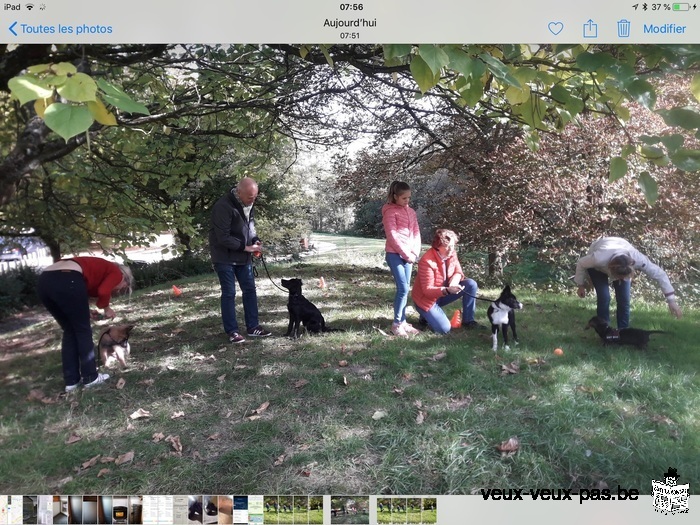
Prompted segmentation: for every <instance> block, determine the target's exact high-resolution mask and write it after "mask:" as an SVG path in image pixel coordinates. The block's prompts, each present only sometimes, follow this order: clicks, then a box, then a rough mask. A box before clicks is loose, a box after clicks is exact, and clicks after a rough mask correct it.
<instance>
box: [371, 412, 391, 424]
mask: <svg viewBox="0 0 700 525" xmlns="http://www.w3.org/2000/svg"><path fill="white" fill-rule="evenodd" d="M387 415H388V413H387V412H386V411H385V410H376V411H375V412H374V414H372V419H374V420H375V421H377V420H379V419H381V418H383V417H385V416H387Z"/></svg>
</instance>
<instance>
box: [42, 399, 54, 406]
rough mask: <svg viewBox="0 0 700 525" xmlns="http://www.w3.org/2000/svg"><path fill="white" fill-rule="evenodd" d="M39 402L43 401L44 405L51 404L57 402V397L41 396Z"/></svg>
mask: <svg viewBox="0 0 700 525" xmlns="http://www.w3.org/2000/svg"><path fill="white" fill-rule="evenodd" d="M41 402H42V403H44V404H45V405H53V404H54V403H56V402H57V399H56V398H54V397H43V398H41Z"/></svg>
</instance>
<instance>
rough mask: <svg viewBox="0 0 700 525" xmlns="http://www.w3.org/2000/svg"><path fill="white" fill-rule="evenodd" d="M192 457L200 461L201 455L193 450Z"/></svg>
mask: <svg viewBox="0 0 700 525" xmlns="http://www.w3.org/2000/svg"><path fill="white" fill-rule="evenodd" d="M192 456H193V457H195V458H197V459H202V455H201V454H200V453H199V451H198V450H195V451H194V452H192Z"/></svg>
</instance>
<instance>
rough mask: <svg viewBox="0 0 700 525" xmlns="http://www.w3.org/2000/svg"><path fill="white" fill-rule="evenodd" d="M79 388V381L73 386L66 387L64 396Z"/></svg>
mask: <svg viewBox="0 0 700 525" xmlns="http://www.w3.org/2000/svg"><path fill="white" fill-rule="evenodd" d="M79 388H80V381H78V382H77V383H76V384H74V385H66V394H70V393H71V392H75V391H76V390H78V389H79Z"/></svg>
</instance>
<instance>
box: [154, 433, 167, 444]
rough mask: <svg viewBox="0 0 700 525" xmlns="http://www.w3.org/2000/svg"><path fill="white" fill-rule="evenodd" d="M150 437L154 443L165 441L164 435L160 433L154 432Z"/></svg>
mask: <svg viewBox="0 0 700 525" xmlns="http://www.w3.org/2000/svg"><path fill="white" fill-rule="evenodd" d="M151 437H152V438H153V442H154V443H158V442H159V441H162V440H163V439H165V434H163V433H162V432H156V433H155V434H153V436H151Z"/></svg>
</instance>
